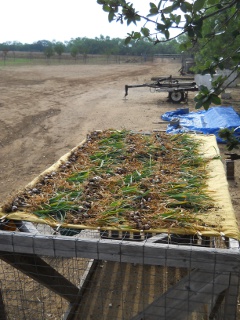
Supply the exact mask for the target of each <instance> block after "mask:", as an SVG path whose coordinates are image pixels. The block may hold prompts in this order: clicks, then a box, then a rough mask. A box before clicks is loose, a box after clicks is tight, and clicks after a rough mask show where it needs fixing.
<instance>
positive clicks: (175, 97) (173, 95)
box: [169, 91, 185, 103]
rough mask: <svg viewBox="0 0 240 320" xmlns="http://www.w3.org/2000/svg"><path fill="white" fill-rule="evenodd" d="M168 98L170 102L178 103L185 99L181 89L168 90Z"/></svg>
mask: <svg viewBox="0 0 240 320" xmlns="http://www.w3.org/2000/svg"><path fill="white" fill-rule="evenodd" d="M169 99H170V101H171V102H172V103H180V102H182V101H184V99H185V96H184V92H182V91H173V92H169Z"/></svg>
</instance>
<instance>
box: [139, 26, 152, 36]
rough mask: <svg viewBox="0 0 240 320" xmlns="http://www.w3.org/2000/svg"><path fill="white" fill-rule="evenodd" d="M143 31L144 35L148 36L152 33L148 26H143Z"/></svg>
mask: <svg viewBox="0 0 240 320" xmlns="http://www.w3.org/2000/svg"><path fill="white" fill-rule="evenodd" d="M141 32H142V34H143V35H144V37H148V36H149V35H150V31H149V29H148V28H141Z"/></svg>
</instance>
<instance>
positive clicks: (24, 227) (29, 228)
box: [15, 221, 40, 234]
mask: <svg viewBox="0 0 240 320" xmlns="http://www.w3.org/2000/svg"><path fill="white" fill-rule="evenodd" d="M15 224H16V226H17V227H18V229H19V230H20V231H21V232H29V233H33V234H40V232H39V231H38V230H37V228H36V227H35V226H34V225H33V223H32V222H28V221H15Z"/></svg>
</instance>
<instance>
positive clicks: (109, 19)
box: [108, 10, 115, 22]
mask: <svg viewBox="0 0 240 320" xmlns="http://www.w3.org/2000/svg"><path fill="white" fill-rule="evenodd" d="M114 16H115V14H114V11H112V10H111V11H110V12H109V14H108V21H109V22H112V21H113V19H114Z"/></svg>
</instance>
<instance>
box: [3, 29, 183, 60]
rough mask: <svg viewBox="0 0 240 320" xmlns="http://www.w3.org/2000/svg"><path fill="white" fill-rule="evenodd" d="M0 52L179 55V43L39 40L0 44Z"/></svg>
mask: <svg viewBox="0 0 240 320" xmlns="http://www.w3.org/2000/svg"><path fill="white" fill-rule="evenodd" d="M0 51H2V52H3V53H4V52H5V54H6V53H7V52H9V51H13V52H14V51H22V52H43V53H44V54H45V55H46V57H48V58H50V57H51V56H53V55H54V54H57V55H58V56H61V55H62V54H63V53H69V54H71V55H72V57H76V56H77V55H79V54H83V55H84V54H85V55H86V54H105V55H154V54H178V53H180V49H179V42H178V40H176V39H173V40H172V41H169V42H167V43H161V44H160V45H158V46H153V45H152V42H151V41H149V40H148V39H142V40H139V41H135V42H132V43H131V44H126V43H125V39H120V38H112V39H111V38H110V37H108V36H106V37H104V36H102V35H101V36H100V37H95V38H94V39H91V38H86V37H84V38H80V37H79V38H75V39H71V40H70V41H65V42H60V41H48V40H39V41H37V42H34V43H31V44H29V43H24V44H23V43H21V42H17V41H14V42H10V41H8V42H4V43H0Z"/></svg>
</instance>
